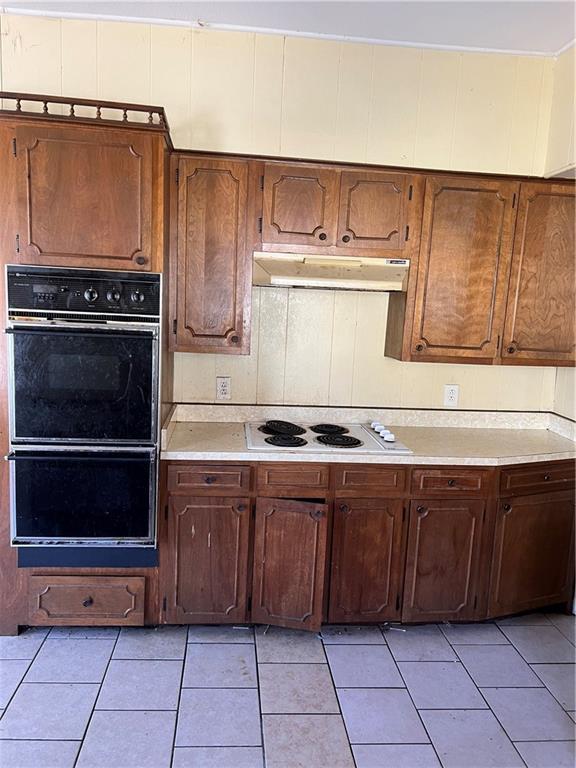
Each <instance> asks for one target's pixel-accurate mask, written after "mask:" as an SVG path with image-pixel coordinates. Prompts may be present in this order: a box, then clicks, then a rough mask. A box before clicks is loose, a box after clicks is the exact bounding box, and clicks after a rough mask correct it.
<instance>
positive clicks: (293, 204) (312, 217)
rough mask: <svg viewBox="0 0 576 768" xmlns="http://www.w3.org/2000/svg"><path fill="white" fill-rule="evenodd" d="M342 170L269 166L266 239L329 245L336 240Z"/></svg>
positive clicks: (265, 211)
mask: <svg viewBox="0 0 576 768" xmlns="http://www.w3.org/2000/svg"><path fill="white" fill-rule="evenodd" d="M337 216H338V171H336V170H334V169H332V168H322V167H315V166H313V165H312V166H308V165H266V168H265V172H264V218H263V222H262V242H263V243H270V244H277V243H280V244H282V243H285V244H287V245H304V246H314V247H315V248H316V249H317V248H318V247H319V246H322V247H325V246H329V245H334V244H335V242H336V219H337Z"/></svg>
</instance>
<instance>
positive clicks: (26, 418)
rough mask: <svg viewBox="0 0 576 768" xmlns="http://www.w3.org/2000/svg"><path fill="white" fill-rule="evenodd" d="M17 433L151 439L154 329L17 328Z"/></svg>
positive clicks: (24, 435)
mask: <svg viewBox="0 0 576 768" xmlns="http://www.w3.org/2000/svg"><path fill="white" fill-rule="evenodd" d="M13 343H14V361H13V366H14V420H15V424H14V426H15V429H14V431H15V438H16V439H28V440H43V439H62V440H66V439H73V440H85V441H95V440H96V441H97V440H109V441H119V440H120V441H121V440H133V441H140V442H150V441H152V439H153V426H152V421H153V415H154V413H153V366H154V361H153V350H154V345H155V344H156V342H155V340H154V339H153V337H152V335H151V334H150V333H146V332H144V333H134V332H126V333H122V332H121V331H113V332H110V331H96V332H89V331H84V330H78V331H67V330H63V331H61V330H56V329H54V330H50V331H44V330H40V331H38V330H32V329H23V328H16V329H14V333H13Z"/></svg>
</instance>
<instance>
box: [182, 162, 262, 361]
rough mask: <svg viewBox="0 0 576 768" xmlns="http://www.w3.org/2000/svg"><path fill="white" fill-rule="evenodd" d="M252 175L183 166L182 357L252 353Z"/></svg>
mask: <svg viewBox="0 0 576 768" xmlns="http://www.w3.org/2000/svg"><path fill="white" fill-rule="evenodd" d="M248 167H249V166H248V163H247V162H243V161H232V160H213V159H211V158H207V159H203V158H195V157H189V158H180V159H179V162H178V170H179V181H178V203H177V207H178V209H177V265H176V268H175V273H174V275H173V281H174V282H173V294H175V296H176V301H175V302H174V301H173V313H174V320H175V323H176V324H175V330H176V333H175V337H176V339H175V341H176V343H175V346H174V348H175V349H181V350H187V351H197V352H216V351H218V352H223V351H246V350H243V346H245V345H246V344H247V343H248V337H247V333H246V331H247V329H246V328H245V327H244V326H245V323H246V322H247V321H248V318H249V307H250V291H251V288H250V284H249V283H250V280H249V278H250V254H249V253H248V249H247V247H246V238H247V229H246V226H247V225H246V216H247V205H248ZM173 341H174V339H173Z"/></svg>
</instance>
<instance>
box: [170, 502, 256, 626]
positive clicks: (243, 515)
mask: <svg viewBox="0 0 576 768" xmlns="http://www.w3.org/2000/svg"><path fill="white" fill-rule="evenodd" d="M168 514H169V519H168V547H167V563H166V574H165V584H166V587H165V589H166V597H167V605H166V620H167V621H168V622H171V623H175V624H197V623H199V624H202V623H203V622H207V623H222V622H235V621H244V620H245V618H246V587H247V571H248V533H249V527H250V526H249V522H250V500H249V499H248V498H238V499H232V498H230V499H223V498H218V499H217V498H201V497H197V498H196V497H186V496H171V497H170V502H169V513H168Z"/></svg>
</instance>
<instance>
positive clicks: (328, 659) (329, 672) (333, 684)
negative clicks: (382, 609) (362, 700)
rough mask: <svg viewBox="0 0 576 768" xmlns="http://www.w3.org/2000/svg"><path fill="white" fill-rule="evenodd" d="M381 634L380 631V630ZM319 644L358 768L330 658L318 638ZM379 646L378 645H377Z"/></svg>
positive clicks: (354, 761)
mask: <svg viewBox="0 0 576 768" xmlns="http://www.w3.org/2000/svg"><path fill="white" fill-rule="evenodd" d="M380 632H382V630H380ZM320 643H321V645H322V651H323V653H324V658H325V659H326V666H327V667H328V674H329V675H330V679H331V680H332V687H333V689H334V695H335V696H336V702H337V704H338V712H339V713H340V719H341V720H342V725H343V726H344V732H345V734H346V738H347V739H348V746H349V748H350V754H351V756H352V763H353V764H354V766H355V768H358V764H357V762H356V755H355V754H354V750H353V749H352V742H351V740H350V733H349V732H348V725H347V724H346V718H345V717H344V713H343V712H342V705H341V704H340V697H339V696H338V688H337V687H336V682H335V681H334V675H333V674H332V667H331V666H330V658H329V656H328V654H327V652H326V646H325V645H324V641H323V640H322V638H321V637H320ZM378 645H380V643H378Z"/></svg>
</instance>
